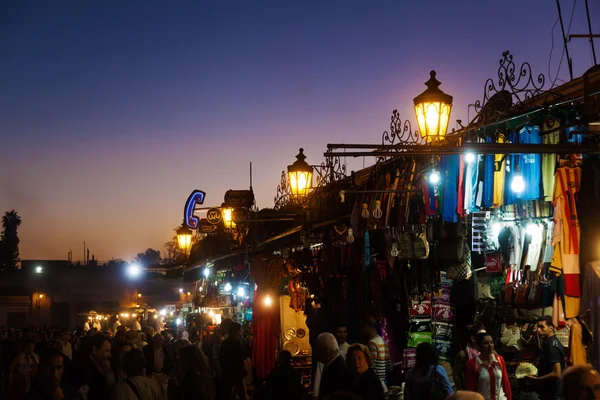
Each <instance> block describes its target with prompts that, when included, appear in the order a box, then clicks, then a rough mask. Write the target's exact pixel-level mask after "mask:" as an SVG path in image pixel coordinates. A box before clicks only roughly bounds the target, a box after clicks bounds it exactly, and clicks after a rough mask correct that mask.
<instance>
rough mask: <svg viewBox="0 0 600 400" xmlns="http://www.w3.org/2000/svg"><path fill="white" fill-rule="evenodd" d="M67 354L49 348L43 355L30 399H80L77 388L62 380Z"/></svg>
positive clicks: (28, 397)
mask: <svg viewBox="0 0 600 400" xmlns="http://www.w3.org/2000/svg"><path fill="white" fill-rule="evenodd" d="M64 359H65V356H64V355H63V354H62V352H60V351H59V350H55V349H52V350H48V351H47V352H46V353H44V354H43V355H42V358H41V360H40V365H39V368H38V371H37V374H36V377H35V382H34V384H33V387H32V389H31V391H30V393H29V395H28V396H27V399H28V400H57V399H58V400H60V399H64V400H79V399H81V396H80V394H79V393H77V391H76V390H75V389H73V388H72V387H70V386H68V385H65V384H64V383H63V382H62V376H63V372H64V370H65V364H64Z"/></svg>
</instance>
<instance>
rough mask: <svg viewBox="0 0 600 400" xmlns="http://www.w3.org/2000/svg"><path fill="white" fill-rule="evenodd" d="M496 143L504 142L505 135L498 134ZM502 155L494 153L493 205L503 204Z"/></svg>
mask: <svg viewBox="0 0 600 400" xmlns="http://www.w3.org/2000/svg"><path fill="white" fill-rule="evenodd" d="M496 143H506V136H504V135H503V134H499V135H498V138H497V139H496ZM504 157H505V155H504V154H496V155H494V168H495V169H494V199H493V206H494V207H500V206H502V205H503V204H504V175H505V174H506V166H505V163H504Z"/></svg>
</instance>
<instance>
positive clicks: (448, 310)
mask: <svg viewBox="0 0 600 400" xmlns="http://www.w3.org/2000/svg"><path fill="white" fill-rule="evenodd" d="M433 319H434V321H437V322H453V321H454V308H453V307H452V306H451V305H450V304H444V303H435V305H434V306H433Z"/></svg>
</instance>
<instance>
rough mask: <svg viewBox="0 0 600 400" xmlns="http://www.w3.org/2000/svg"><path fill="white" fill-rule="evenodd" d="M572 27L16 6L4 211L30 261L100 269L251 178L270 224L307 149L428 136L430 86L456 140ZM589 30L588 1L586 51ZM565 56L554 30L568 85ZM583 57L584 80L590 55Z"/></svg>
mask: <svg viewBox="0 0 600 400" xmlns="http://www.w3.org/2000/svg"><path fill="white" fill-rule="evenodd" d="M175 4H176V5H175ZM561 4H562V10H563V17H564V19H565V25H568V23H569V20H570V17H571V12H572V10H573V0H563V1H562V3H561ZM590 7H591V10H590V12H591V15H592V22H596V26H595V27H593V28H594V33H600V24H598V19H597V18H594V17H593V16H598V15H599V14H600V9H598V3H597V2H594V1H590ZM557 15H558V14H557V10H556V5H555V3H554V2H553V1H548V0H528V1H523V0H506V1H502V2H488V1H481V0H477V1H475V0H470V1H460V2H454V1H447V0H435V1H434V0H430V1H420V2H417V1H415V2H404V1H369V2H367V1H352V0H339V1H336V0H327V1H317V0H314V1H313V0H310V1H309V0H302V1H299V0H285V1H282V0H273V1H259V0H256V1H234V0H202V1H192V0H183V1H177V2H175V3H174V2H167V1H155V0H145V1H121V0H120V1H116V0H113V1H81V0H71V1H47V0H38V1H29V0H8V1H3V2H1V4H0V54H1V60H2V61H1V62H0V138H1V149H2V157H0V206H1V207H0V209H1V210H2V211H5V210H9V209H11V208H15V209H16V210H17V211H18V212H19V214H20V215H21V217H22V219H23V224H22V226H21V229H20V232H19V233H20V237H21V244H20V250H21V258H22V259H31V258H40V259H47V258H50V259H66V257H67V252H68V251H69V249H72V250H73V252H74V259H76V260H77V259H81V258H82V253H83V241H84V240H85V241H87V243H88V245H89V247H90V248H91V253H92V254H95V255H96V258H98V259H100V260H108V259H110V258H112V257H114V258H125V259H129V258H131V257H132V256H134V255H135V253H137V252H139V251H142V250H144V249H146V248H147V247H153V248H156V249H159V250H163V246H162V245H163V243H164V242H165V241H167V240H168V239H169V238H170V237H171V236H172V234H173V231H172V229H173V228H174V227H176V226H177V225H178V224H180V223H181V219H182V208H183V204H184V202H185V199H186V198H187V196H188V194H189V193H190V192H191V191H192V189H202V190H204V191H206V192H207V200H206V203H207V204H208V205H220V203H221V202H222V201H223V194H224V192H225V191H226V190H227V189H246V188H247V187H248V184H249V183H248V175H249V174H248V164H249V163H250V162H253V166H254V190H255V193H256V197H257V202H258V206H259V207H261V208H264V207H271V206H272V204H273V197H274V195H275V189H276V187H277V184H278V183H279V177H280V173H281V170H282V169H284V168H285V167H286V166H287V165H288V164H290V163H292V162H293V161H294V156H295V155H296V153H297V152H298V148H299V147H304V148H305V153H306V155H307V157H308V160H307V161H309V162H310V163H313V164H317V163H320V162H321V161H323V159H322V153H323V152H324V151H325V149H326V144H327V143H336V142H337V143H339V142H343V143H357V142H360V143H365V142H369V143H378V142H380V140H381V133H382V132H383V130H385V129H387V127H388V125H389V117H390V114H391V111H392V110H393V109H394V108H397V109H398V110H399V111H400V113H401V115H402V117H403V119H410V120H411V121H413V123H414V119H415V118H414V114H413V111H412V99H413V97H414V96H415V95H417V94H419V93H420V92H421V91H423V90H424V89H425V86H424V85H423V82H425V81H426V80H427V79H428V77H429V71H430V70H431V69H435V70H437V72H438V79H439V80H441V81H442V87H441V88H442V90H444V91H445V92H446V93H448V94H451V95H453V96H454V108H453V111H452V115H451V121H452V123H451V127H455V126H456V125H455V123H454V121H455V120H456V119H462V120H463V121H466V120H467V105H468V104H470V103H473V102H474V101H475V100H477V99H481V98H482V95H483V84H484V82H485V80H486V79H487V78H488V77H494V76H495V74H496V73H497V65H498V60H499V59H500V57H501V54H502V52H503V51H504V50H510V51H511V52H512V53H513V54H514V57H515V60H516V61H517V62H518V63H519V64H520V63H521V62H523V61H529V62H530V63H531V65H532V68H533V70H534V72H536V73H540V72H541V73H544V74H545V75H547V74H548V68H549V55H550V48H551V43H552V35H551V30H552V26H553V25H554V23H555V22H556V19H557ZM585 27H587V23H586V22H585V8H584V2H583V1H581V2H578V3H577V5H576V7H575V13H574V18H573V22H572V29H571V33H586V29H587V28H585ZM596 47H597V51H598V52H599V53H600V41H597V42H596ZM562 50H563V44H562V39H561V34H560V25H556V27H555V29H554V52H553V54H552V61H551V63H550V69H551V74H552V76H553V77H554V76H555V75H556V70H557V67H558V63H559V60H560V57H561V54H562ZM569 50H570V51H571V56H572V58H573V65H574V70H575V76H576V77H577V76H580V75H581V74H582V73H583V72H584V71H585V70H587V69H588V68H589V67H591V65H592V62H591V57H590V51H589V45H588V43H587V41H585V40H581V39H576V40H575V41H572V42H571V43H570V45H569ZM559 77H561V78H562V79H564V80H568V69H567V64H566V60H564V61H563V65H562V67H561V70H560V74H559ZM471 116H472V115H471ZM366 162H367V163H369V162H371V160H367V161H366ZM359 166H362V160H358V162H356V161H355V162H354V163H353V164H351V167H353V168H358V167H359Z"/></svg>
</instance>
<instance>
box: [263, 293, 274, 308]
mask: <svg viewBox="0 0 600 400" xmlns="http://www.w3.org/2000/svg"><path fill="white" fill-rule="evenodd" d="M264 302H265V306H267V307H271V306H272V305H273V299H272V298H271V296H269V295H266V296H265V300H264Z"/></svg>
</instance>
